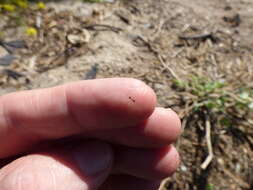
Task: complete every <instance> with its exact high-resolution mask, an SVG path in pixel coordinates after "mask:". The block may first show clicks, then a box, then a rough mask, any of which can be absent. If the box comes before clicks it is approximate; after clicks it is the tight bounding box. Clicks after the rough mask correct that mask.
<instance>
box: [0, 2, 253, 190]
mask: <svg viewBox="0 0 253 190" xmlns="http://www.w3.org/2000/svg"><path fill="white" fill-rule="evenodd" d="M19 14H21V15H22V16H23V17H22V18H20V17H17V16H15V14H10V13H4V14H2V15H0V17H1V20H0V31H2V32H1V38H2V39H4V40H6V41H9V40H20V39H23V40H25V42H26V44H27V46H28V47H27V49H22V48H20V49H17V48H14V49H15V52H14V54H15V56H16V59H15V60H14V61H13V62H12V63H11V64H10V65H8V66H0V67H1V71H2V72H1V75H0V85H1V89H0V94H5V93H8V92H12V91H17V90H24V89H34V88H42V87H49V86H54V85H58V84H62V83H65V82H68V81H75V80H82V79H87V78H93V77H94V76H95V74H96V77H97V78H104V77H118V76H123V77H135V78H139V79H141V80H143V81H145V82H146V83H147V84H148V85H150V86H151V87H152V88H153V89H154V90H155V91H156V93H157V96H158V101H159V105H160V106H164V107H171V108H173V109H175V110H176V111H177V112H178V113H179V114H180V116H181V118H182V123H183V127H184V133H183V134H182V137H181V138H180V140H179V141H178V142H177V144H176V146H177V147H178V149H179V151H180V153H181V156H182V164H181V167H180V168H179V170H178V172H177V173H176V174H175V175H174V176H173V177H172V178H168V179H167V180H166V181H165V182H164V184H163V187H162V189H172V190H179V189H184V190H203V189H204V190H205V189H206V190H213V189H217V190H218V189H219V190H251V189H253V159H252V157H253V151H252V149H253V138H252V137H253V114H252V110H250V109H248V108H247V106H248V105H250V101H251V100H252V96H253V54H252V53H253V48H252V47H253V37H252V32H253V2H252V1H251V0H212V1H208V0H181V1H177V0H155V1H154V0H153V1H152V0H136V1H134V0H121V1H115V3H111V4H110V3H108V4H104V3H99V4H86V3H81V2H78V1H57V2H53V1H49V2H48V4H47V8H46V9H45V10H43V11H32V10H26V11H24V12H21V13H19ZM26 25H29V26H36V27H37V30H38V36H37V37H31V36H29V37H28V36H26V35H25V34H24V27H25V26H26ZM12 48H13V47H12ZM1 51H2V52H4V51H5V50H4V49H0V55H1ZM5 53H6V52H5ZM5 53H2V54H3V55H4V54H5ZM0 64H1V61H0ZM196 91H197V92H196ZM199 92H201V93H199ZM224 93H225V95H224ZM203 94H204V95H203ZM240 98H241V99H240ZM242 99H243V101H244V100H245V101H246V99H247V101H248V100H249V102H246V103H242V102H240V101H242ZM210 100H211V103H210ZM221 101H222V103H221V104H220V102H221ZM235 102H236V103H235ZM247 103H248V104H247ZM216 104H217V105H216ZM218 104H219V105H218ZM239 104H240V106H238V105H239ZM251 106H252V105H251ZM249 107H250V106H249ZM221 121H223V122H221ZM208 126H210V127H211V134H210V136H211V137H210V139H209V140H211V143H212V148H213V154H214V157H213V159H212V162H211V163H210V164H209V165H208V166H207V168H205V169H202V168H201V164H202V163H203V162H204V160H205V159H206V157H207V156H208V146H207V140H206V139H207V138H206V134H207V131H208Z"/></svg>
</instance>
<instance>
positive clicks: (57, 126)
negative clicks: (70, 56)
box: [0, 78, 156, 158]
mask: <svg viewBox="0 0 253 190" xmlns="http://www.w3.org/2000/svg"><path fill="white" fill-rule="evenodd" d="M155 104H156V97H155V94H154V92H153V91H152V89H150V88H149V87H148V86H147V85H145V84H144V83H143V82H141V81H139V80H136V79H128V78H114V79H98V80H89V81H81V82H75V83H71V84H67V85H63V86H58V87H53V88H48V89H40V90H33V91H25V92H19V93H13V94H7V95H4V96H2V97H0V158H3V157H7V156H10V155H13V154H16V153H19V152H22V151H23V150H26V149H27V148H29V147H31V146H33V145H34V144H36V143H38V142H40V141H42V140H49V139H59V138H63V137H67V136H72V135H76V134H84V135H85V133H86V132H88V131H89V132H90V131H92V130H101V129H106V128H120V127H127V126H134V125H135V124H137V123H138V122H141V121H143V120H145V119H147V118H148V117H149V116H150V115H151V114H152V112H153V111H154V107H155Z"/></svg>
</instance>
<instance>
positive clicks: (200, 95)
mask: <svg viewBox="0 0 253 190" xmlns="http://www.w3.org/2000/svg"><path fill="white" fill-rule="evenodd" d="M173 84H174V86H175V87H176V89H178V90H180V91H181V92H187V93H188V94H191V96H189V97H190V99H188V102H187V104H188V105H191V106H190V107H191V110H190V112H193V113H197V112H202V111H207V112H208V113H209V114H211V115H213V116H214V118H218V122H219V123H220V124H221V125H224V126H230V125H231V123H232V122H231V120H230V117H228V116H229V115H231V110H233V111H235V113H237V112H238V113H242V112H243V113H245V114H246V113H248V112H250V111H253V90H252V89H237V88H231V85H228V84H226V83H225V82H223V81H214V80H211V79H209V78H206V77H201V76H190V77H189V79H188V80H187V81H184V80H174V81H173ZM228 87H229V88H228ZM232 114H234V113H232Z"/></svg>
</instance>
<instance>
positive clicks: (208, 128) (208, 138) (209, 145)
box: [200, 119, 214, 170]
mask: <svg viewBox="0 0 253 190" xmlns="http://www.w3.org/2000/svg"><path fill="white" fill-rule="evenodd" d="M206 141H207V148H208V156H207V158H206V160H205V161H204V162H203V163H202V164H201V166H200V167H201V168H202V169H203V170H205V169H206V168H207V167H208V165H209V164H210V163H211V161H212V159H213V156H214V155H213V147H212V142H211V124H210V121H209V120H208V119H207V120H206Z"/></svg>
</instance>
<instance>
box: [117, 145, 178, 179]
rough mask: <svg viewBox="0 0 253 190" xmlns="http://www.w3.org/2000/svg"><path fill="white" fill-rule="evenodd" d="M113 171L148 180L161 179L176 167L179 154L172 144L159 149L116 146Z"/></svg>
mask: <svg viewBox="0 0 253 190" xmlns="http://www.w3.org/2000/svg"><path fill="white" fill-rule="evenodd" d="M115 162H116V163H115V166H114V172H116V173H123V174H128V175H132V176H136V177H139V178H145V179H150V180H154V179H157V180H162V179H164V178H166V177H168V176H171V175H172V174H173V173H174V172H175V171H176V170H177V168H178V166H179V163H180V159H179V154H178V152H177V151H176V149H175V148H174V147H173V146H168V147H165V148H160V149H133V148H127V147H119V148H116V151H115Z"/></svg>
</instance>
